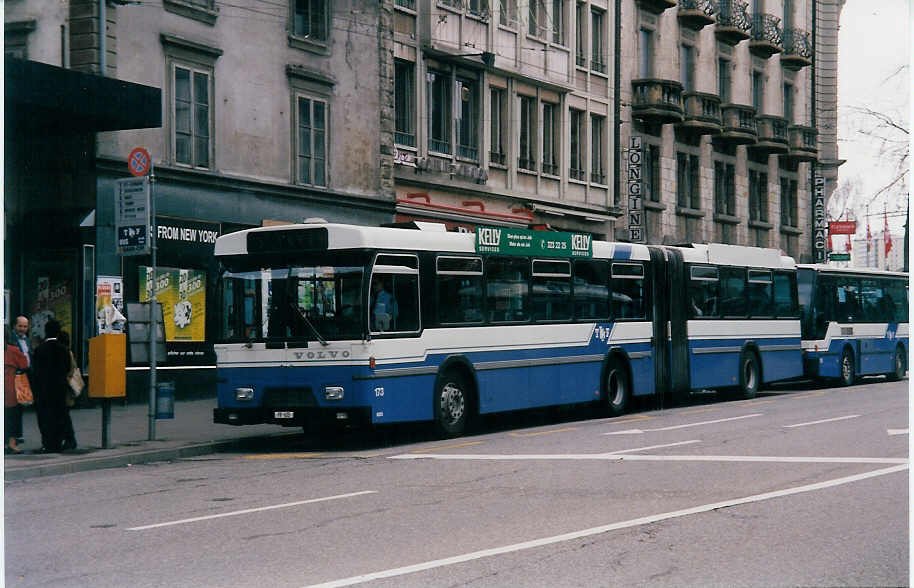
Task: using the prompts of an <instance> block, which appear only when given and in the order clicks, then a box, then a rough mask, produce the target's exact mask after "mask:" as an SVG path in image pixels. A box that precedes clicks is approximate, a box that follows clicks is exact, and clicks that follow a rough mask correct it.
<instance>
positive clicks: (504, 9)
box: [498, 0, 517, 27]
mask: <svg viewBox="0 0 914 588" xmlns="http://www.w3.org/2000/svg"><path fill="white" fill-rule="evenodd" d="M498 22H499V24H503V25H505V26H512V27H513V26H515V25H516V24H517V0H501V2H500V3H499V6H498Z"/></svg>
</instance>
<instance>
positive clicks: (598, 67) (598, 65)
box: [590, 57, 606, 73]
mask: <svg viewBox="0 0 914 588" xmlns="http://www.w3.org/2000/svg"><path fill="white" fill-rule="evenodd" d="M590 69H592V70H593V71H598V72H600V73H606V64H605V63H603V60H602V59H597V58H596V57H594V58H593V59H591V60H590Z"/></svg>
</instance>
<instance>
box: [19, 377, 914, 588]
mask: <svg viewBox="0 0 914 588" xmlns="http://www.w3.org/2000/svg"><path fill="white" fill-rule="evenodd" d="M908 390H909V387H908V381H907V380H904V381H902V382H897V383H889V382H884V381H881V380H869V381H865V382H864V383H862V384H858V385H856V386H852V387H849V388H834V389H825V388H823V389H818V388H812V387H809V386H806V387H803V386H800V387H796V386H795V387H792V388H790V387H781V388H778V389H776V390H773V391H768V392H766V393H762V394H760V395H759V397H758V398H756V399H754V400H747V401H732V402H712V400H713V398H707V399H698V400H697V401H696V402H692V403H690V404H689V405H688V406H680V407H676V408H673V409H668V410H664V411H643V412H635V413H631V414H628V415H625V416H622V417H619V418H616V419H601V418H596V419H585V418H583V417H582V413H581V411H569V412H568V413H567V414H565V415H564V416H561V417H559V418H546V417H544V416H543V415H542V414H541V413H528V414H523V415H511V416H509V417H507V418H503V419H488V420H487V421H486V423H484V424H483V426H482V427H481V428H480V429H479V430H478V431H477V432H476V434H474V435H472V436H467V437H463V438H460V439H454V440H448V441H438V440H434V439H433V438H431V437H430V436H429V435H428V434H427V433H426V432H424V429H422V428H416V427H411V428H410V427H408V428H401V429H399V430H396V431H387V432H383V433H370V434H366V433H361V434H346V435H344V436H343V437H342V438H340V439H337V440H336V441H335V442H334V443H333V444H328V443H318V442H316V441H314V440H310V439H307V438H305V437H301V439H300V440H296V441H293V442H291V443H290V444H288V445H286V446H281V447H278V446H275V445H273V446H252V447H250V448H248V450H246V451H244V452H239V453H233V454H218V455H213V456H206V457H201V458H194V459H188V460H182V461H179V462H174V463H157V464H149V465H142V466H133V467H129V468H123V469H116V470H100V471H94V472H86V473H80V474H70V475H65V476H56V477H50V478H33V479H29V480H25V481H21V482H9V483H7V484H6V486H5V491H6V495H5V518H6V526H5V541H6V549H5V556H6V560H5V565H6V576H5V578H6V585H7V586H112V587H114V586H117V587H122V586H169V587H174V586H289V587H304V586H312V585H327V586H345V585H359V584H363V585H368V586H375V587H377V586H384V587H395V586H396V587H401V586H423V587H424V586H474V587H487V586H544V587H546V586H549V587H553V586H588V587H589V586H625V585H649V586H683V585H689V586H694V585H700V586H707V585H718V586H723V585H726V586H794V585H884V586H895V585H908V584H909V582H910V580H909V520H908V516H909V514H908V486H909V470H908V459H907V458H908V444H909V440H908V426H909V425H908Z"/></svg>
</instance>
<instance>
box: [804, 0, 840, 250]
mask: <svg viewBox="0 0 914 588" xmlns="http://www.w3.org/2000/svg"><path fill="white" fill-rule="evenodd" d="M817 4H818V0H812V65H810V68H811V75H810V78H811V80H810V91H809V101H810V104H811V108H812V126H813V127H815V129H816V147H817V148H818V143H819V113H818V112H817V111H816V58H817V57H818V55H819V43H818V40H819V23H818V22H817V21H816V13H817V11H816V6H817ZM836 91H837V88H836ZM816 153H818V149H817V151H816ZM817 167H819V162H818V160H816V161H813V162H812V163H811V164H810V165H809V187H810V191H811V192H812V199H811V200H810V202H811V203H812V205H813V208H812V211H813V215H812V216H813V220H812V226H811V227H810V229H811V230H810V235H809V237H810V239H809V241H810V244H811V245H812V252H811V253H812V255H811V256H810V257H812V262H813V263H816V219H815V205H816V168H817ZM835 180H837V174H836V177H835ZM835 183H836V182H835ZM835 183H833V184H832V192H834V187H835ZM825 188H826V189H825V199H826V206H825V210H826V211H827V210H828V199H829V198H830V197H831V194H832V192H829V191H828V186H825ZM825 262H826V263H828V250H827V249H826V253H825Z"/></svg>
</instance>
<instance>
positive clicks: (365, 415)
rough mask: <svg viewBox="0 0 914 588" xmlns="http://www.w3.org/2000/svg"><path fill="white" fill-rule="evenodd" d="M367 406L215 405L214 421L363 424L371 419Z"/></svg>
mask: <svg viewBox="0 0 914 588" xmlns="http://www.w3.org/2000/svg"><path fill="white" fill-rule="evenodd" d="M370 414H371V413H370V411H369V409H368V408H367V407H340V408H322V407H317V406H307V407H303V406H294V407H292V406H289V407H276V406H271V407H269V408H262V407H244V408H214V409H213V422H214V423H217V424H223V425H261V424H271V425H281V426H283V427H310V426H314V425H316V424H331V423H336V424H337V425H339V426H347V425H351V426H363V425H365V424H368V423H370V422H371V416H370Z"/></svg>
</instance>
